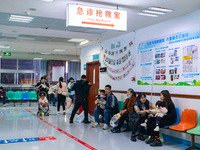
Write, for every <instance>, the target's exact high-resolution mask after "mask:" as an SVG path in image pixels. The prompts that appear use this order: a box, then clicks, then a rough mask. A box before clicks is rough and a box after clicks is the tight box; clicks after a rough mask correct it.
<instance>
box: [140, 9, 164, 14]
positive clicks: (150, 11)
mask: <svg viewBox="0 0 200 150" xmlns="http://www.w3.org/2000/svg"><path fill="white" fill-rule="evenodd" d="M142 12H144V13H150V14H156V15H164V14H165V13H164V12H159V11H152V10H143V11H142Z"/></svg>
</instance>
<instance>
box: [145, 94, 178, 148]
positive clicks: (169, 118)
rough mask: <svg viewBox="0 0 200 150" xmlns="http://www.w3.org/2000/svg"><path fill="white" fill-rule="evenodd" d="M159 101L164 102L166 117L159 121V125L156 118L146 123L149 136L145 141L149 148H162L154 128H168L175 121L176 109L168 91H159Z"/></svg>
mask: <svg viewBox="0 0 200 150" xmlns="http://www.w3.org/2000/svg"><path fill="white" fill-rule="evenodd" d="M160 99H161V100H162V101H163V102H164V104H165V107H166V108H167V110H168V111H167V114H166V115H164V116H163V117H162V118H160V119H159V124H158V120H157V119H156V117H151V118H149V119H148V121H147V134H148V135H149V139H148V140H147V141H146V144H150V145H151V146H162V143H161V141H160V137H159V131H155V129H156V127H157V126H159V128H162V127H164V126H169V125H172V124H174V123H175V121H176V120H175V119H176V109H175V106H174V103H173V101H172V99H171V96H170V93H169V91H168V90H163V91H161V94H160Z"/></svg>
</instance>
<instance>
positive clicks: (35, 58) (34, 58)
mask: <svg viewBox="0 0 200 150" xmlns="http://www.w3.org/2000/svg"><path fill="white" fill-rule="evenodd" d="M33 59H34V60H42V59H43V58H33Z"/></svg>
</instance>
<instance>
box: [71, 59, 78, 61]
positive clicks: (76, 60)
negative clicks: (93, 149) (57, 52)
mask: <svg viewBox="0 0 200 150" xmlns="http://www.w3.org/2000/svg"><path fill="white" fill-rule="evenodd" d="M71 61H80V60H77V59H73V60H71Z"/></svg>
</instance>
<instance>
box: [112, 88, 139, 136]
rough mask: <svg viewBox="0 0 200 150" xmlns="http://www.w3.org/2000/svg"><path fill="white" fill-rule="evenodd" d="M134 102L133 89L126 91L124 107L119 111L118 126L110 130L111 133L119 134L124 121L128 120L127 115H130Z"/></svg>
mask: <svg viewBox="0 0 200 150" xmlns="http://www.w3.org/2000/svg"><path fill="white" fill-rule="evenodd" d="M135 100H136V94H135V92H134V90H133V89H131V88H130V89H128V91H127V99H126V100H125V102H124V106H123V108H122V110H121V111H120V114H121V118H120V119H119V124H118V126H117V127H115V128H113V129H112V130H111V132H112V133H119V132H121V130H120V129H121V127H122V125H123V123H124V121H125V120H126V119H127V118H128V114H129V113H130V111H131V109H132V108H133V103H134V102H135Z"/></svg>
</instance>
